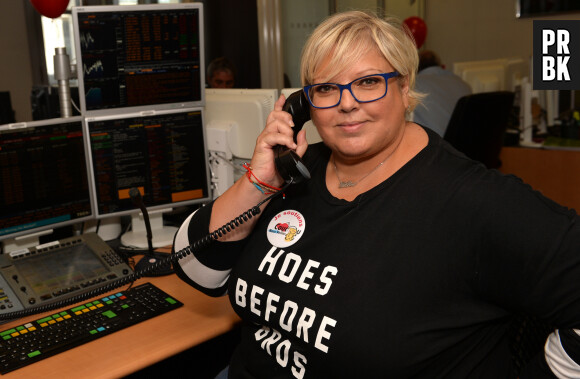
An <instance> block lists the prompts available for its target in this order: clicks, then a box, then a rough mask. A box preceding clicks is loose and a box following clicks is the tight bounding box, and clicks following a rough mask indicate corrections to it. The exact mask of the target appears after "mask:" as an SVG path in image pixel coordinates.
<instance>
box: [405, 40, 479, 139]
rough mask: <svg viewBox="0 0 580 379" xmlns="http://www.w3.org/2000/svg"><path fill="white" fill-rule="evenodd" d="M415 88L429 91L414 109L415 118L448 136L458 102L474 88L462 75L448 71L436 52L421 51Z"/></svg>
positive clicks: (416, 120) (417, 121) (425, 91)
mask: <svg viewBox="0 0 580 379" xmlns="http://www.w3.org/2000/svg"><path fill="white" fill-rule="evenodd" d="M415 89H416V90H417V91H418V92H421V93H423V94H425V97H424V98H423V100H422V102H421V104H420V105H419V106H417V108H415V111H414V112H413V121H414V122H416V123H417V124H420V125H422V126H426V127H428V128H430V129H431V130H433V131H435V132H436V133H437V134H439V135H440V136H441V137H444V136H445V131H446V130H447V125H448V124H449V120H450V119H451V114H452V113H453V109H455V104H457V101H458V100H459V99H460V98H462V97H463V96H466V95H469V94H471V87H470V86H469V84H467V83H466V82H465V81H463V79H461V78H460V77H459V76H457V75H455V74H454V73H453V72H451V71H449V70H446V69H445V68H444V67H443V65H442V64H441V60H440V59H439V56H438V55H437V54H435V53H434V52H433V51H430V50H424V51H422V52H420V53H419V68H418V74H417V81H416V83H415Z"/></svg>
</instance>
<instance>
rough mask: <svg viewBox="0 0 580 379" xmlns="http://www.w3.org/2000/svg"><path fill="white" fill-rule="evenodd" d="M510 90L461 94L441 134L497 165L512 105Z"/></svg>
mask: <svg viewBox="0 0 580 379" xmlns="http://www.w3.org/2000/svg"><path fill="white" fill-rule="evenodd" d="M514 96H515V94H514V93H513V92H509V91H496V92H483V93H476V94H472V95H467V96H464V97H462V98H460V99H459V100H458V101H457V104H456V105H455V109H454V110H453V113H452V115H451V119H450V120H449V124H448V126H447V130H446V131H445V135H444V136H443V138H444V139H445V140H447V141H448V142H449V143H451V145H452V146H453V147H455V148H456V149H457V150H459V151H461V152H462V153H464V154H465V155H467V156H468V157H469V158H472V159H475V160H477V161H480V162H482V163H483V164H485V165H486V166H487V167H488V168H499V167H500V166H501V160H500V159H499V153H500V151H501V147H502V146H503V139H504V133H505V130H506V128H507V125H508V120H509V116H510V113H511V111H512V108H513V105H514Z"/></svg>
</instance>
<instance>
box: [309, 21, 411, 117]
mask: <svg viewBox="0 0 580 379" xmlns="http://www.w3.org/2000/svg"><path fill="white" fill-rule="evenodd" d="M411 35H412V34H411V33H410V32H409V31H407V29H406V27H405V26H404V24H403V23H402V22H401V21H400V20H398V19H396V18H392V17H389V18H385V19H382V18H380V17H378V16H376V15H375V14H372V13H370V12H363V11H349V12H344V13H336V14H334V15H332V16H330V17H328V18H327V19H326V20H325V21H323V22H322V23H321V24H320V25H319V26H318V27H317V28H316V29H315V30H314V32H313V33H312V35H311V36H310V38H309V39H308V41H307V42H306V44H305V45H304V49H303V51H302V62H301V67H300V73H301V81H302V85H303V86H307V85H310V84H314V83H313V78H314V75H315V74H316V75H322V76H323V78H325V79H323V81H328V80H329V79H330V78H332V77H333V76H335V75H337V74H338V73H340V72H341V71H343V70H344V69H345V68H346V67H349V66H350V65H352V64H354V63H355V62H356V61H358V60H359V59H360V58H361V57H362V56H363V55H365V54H366V53H367V52H368V51H369V50H371V49H377V50H378V51H379V52H380V53H381V54H382V55H383V56H384V57H385V59H386V60H387V62H389V64H390V65H391V66H393V68H394V69H395V70H396V71H397V72H398V73H399V74H401V76H400V77H399V80H404V79H407V80H408V83H409V94H408V96H409V105H410V107H409V110H408V111H409V112H410V111H412V110H413V109H414V108H415V107H416V106H417V104H419V102H420V99H421V97H422V96H421V94H419V93H417V92H415V91H414V87H415V75H416V72H417V67H418V65H419V57H418V54H417V47H416V45H415V42H414V40H413V38H412V36H411ZM328 57H332V58H331V59H332V63H331V64H326V66H325V69H324V72H320V71H319V70H320V69H321V66H322V65H323V63H327V62H326V60H327V59H328Z"/></svg>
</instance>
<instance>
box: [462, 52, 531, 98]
mask: <svg viewBox="0 0 580 379" xmlns="http://www.w3.org/2000/svg"><path fill="white" fill-rule="evenodd" d="M453 72H454V73H455V74H456V75H458V76H459V77H460V78H462V79H463V80H464V81H466V82H467V83H468V84H469V85H470V86H471V89H472V91H473V93H481V92H494V91H515V90H516V89H517V87H518V86H519V85H520V84H521V81H522V79H523V78H525V77H529V66H528V61H527V60H524V59H521V58H499V59H489V60H479V61H468V62H456V63H454V64H453Z"/></svg>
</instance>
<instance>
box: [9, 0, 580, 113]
mask: <svg viewBox="0 0 580 379" xmlns="http://www.w3.org/2000/svg"><path fill="white" fill-rule="evenodd" d="M28 1H29V0H0V51H2V54H1V58H2V59H1V60H0V91H10V92H11V97H12V107H13V108H14V110H15V111H16V118H17V120H18V121H28V120H31V119H32V111H31V109H30V92H31V89H32V84H33V83H32V72H31V70H32V68H31V65H30V53H29V50H28V36H27V29H26V20H25V17H24V15H25V3H26V2H28ZM315 1H319V0H315ZM393 1H394V0H387V1H386V3H385V4H387V5H388V6H387V10H388V11H389V10H391V11H394V10H395V9H396V7H395V6H394V5H393V4H392V3H393ZM399 1H404V2H405V3H408V1H409V0H399ZM424 1H425V22H426V23H427V39H426V41H425V45H424V48H428V49H432V50H435V51H436V52H437V53H438V54H439V55H440V56H441V59H442V60H443V63H444V64H446V65H447V66H448V67H449V68H451V67H452V65H453V63H454V62H462V61H470V60H479V59H494V58H504V57H521V58H528V57H530V56H531V54H532V26H533V24H532V19H517V18H516V17H515V0H485V1H482V0H424ZM353 2H354V0H349V1H348V2H345V3H353ZM362 4H363V5H365V4H368V0H363V1H362ZM306 8H307V7H306ZM401 18H404V17H403V16H401ZM549 19H563V20H566V19H570V20H580V13H578V14H567V15H560V16H551V17H549ZM308 21H309V23H308V28H310V27H311V25H310V20H308ZM312 24H314V23H312ZM308 28H307V29H308ZM286 54H288V53H286ZM296 59H297V60H298V59H299V57H296ZM292 84H293V85H295V83H292ZM296 84H297V83H296Z"/></svg>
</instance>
